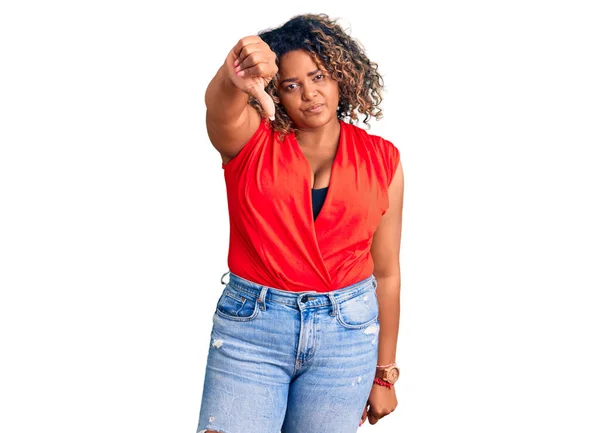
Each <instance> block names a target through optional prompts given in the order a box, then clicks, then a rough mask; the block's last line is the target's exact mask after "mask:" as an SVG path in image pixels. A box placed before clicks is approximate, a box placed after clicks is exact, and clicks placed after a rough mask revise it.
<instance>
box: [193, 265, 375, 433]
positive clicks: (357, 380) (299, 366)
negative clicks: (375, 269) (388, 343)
mask: <svg viewBox="0 0 600 433" xmlns="http://www.w3.org/2000/svg"><path fill="white" fill-rule="evenodd" d="M221 282H223V281H221ZM223 284H225V283H223ZM376 287H377V281H376V279H375V277H374V276H373V275H371V276H369V277H368V278H367V279H365V280H363V281H360V282H358V283H356V284H352V285H350V286H347V287H344V288H341V289H338V290H334V291H331V292H327V293H317V292H290V291H286V290H279V289H276V288H273V287H267V286H263V285H260V284H257V283H254V282H251V281H248V280H245V279H243V278H241V277H239V276H237V275H235V274H233V273H230V278H229V282H228V283H227V285H226V286H225V288H224V289H223V293H222V294H221V297H220V298H219V300H218V302H217V305H216V309H215V313H214V316H213V328H212V332H211V338H210V347H209V352H208V359H207V364H206V373H205V377H204V389H203V394H202V403H201V407H200V419H199V422H198V428H197V432H198V433H200V432H206V431H207V430H215V431H218V432H222V433H280V431H281V433H323V432H331V433H355V432H356V431H357V429H358V423H359V421H360V418H361V416H362V413H363V409H364V407H365V405H366V403H367V398H368V397H369V394H370V392H371V388H372V386H373V379H374V378H375V367H376V365H377V350H378V346H379V320H378V315H379V305H378V303H377V296H376V292H375V288H376Z"/></svg>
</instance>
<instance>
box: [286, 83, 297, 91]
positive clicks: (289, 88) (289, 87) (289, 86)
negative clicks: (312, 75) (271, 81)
mask: <svg viewBox="0 0 600 433" xmlns="http://www.w3.org/2000/svg"><path fill="white" fill-rule="evenodd" d="M292 86H296V84H293V83H292V84H288V85H287V86H285V90H294V89H295V87H292Z"/></svg>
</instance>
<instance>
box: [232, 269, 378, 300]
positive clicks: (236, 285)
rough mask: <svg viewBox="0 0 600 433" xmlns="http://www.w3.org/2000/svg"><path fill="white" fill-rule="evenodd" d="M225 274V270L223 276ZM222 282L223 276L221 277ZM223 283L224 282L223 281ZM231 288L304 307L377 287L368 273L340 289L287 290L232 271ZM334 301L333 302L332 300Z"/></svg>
mask: <svg viewBox="0 0 600 433" xmlns="http://www.w3.org/2000/svg"><path fill="white" fill-rule="evenodd" d="M225 275H227V272H226V273H225V274H224V275H223V277H224V276H225ZM221 282H222V283H223V278H221ZM223 284H225V283H223ZM227 284H228V285H229V286H230V287H231V288H233V289H236V290H238V291H241V292H243V293H245V294H246V295H248V296H251V297H255V298H260V299H261V300H268V301H272V302H278V303H280V304H284V305H291V306H296V305H299V303H302V305H303V306H305V307H315V306H326V305H333V304H337V303H338V302H342V301H344V300H346V299H350V298H353V297H355V296H358V295H361V294H362V293H364V292H366V291H367V290H374V289H375V288H376V287H377V280H376V279H375V276H373V275H369V276H368V277H367V278H365V279H364V280H362V281H359V282H358V283H354V284H351V285H349V286H346V287H342V288H341V289H337V290H332V291H330V292H316V291H305V292H291V291H289V290H281V289H277V288H274V287H269V286H265V285H262V284H258V283H255V282H253V281H249V280H246V279H245V278H242V277H240V276H238V275H236V274H234V273H233V272H229V282H228V283H227ZM334 301H335V302H334Z"/></svg>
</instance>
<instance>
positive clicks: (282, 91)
mask: <svg viewBox="0 0 600 433" xmlns="http://www.w3.org/2000/svg"><path fill="white" fill-rule="evenodd" d="M277 94H278V96H279V100H280V102H281V105H283V108H285V111H286V113H287V115H288V116H289V117H290V119H291V120H292V122H293V123H294V124H295V126H296V127H298V128H316V127H319V126H323V125H325V124H326V123H328V122H330V121H332V120H335V121H337V106H338V102H339V97H340V94H339V87H338V83H337V81H335V80H334V79H333V78H331V76H330V75H329V73H328V72H327V71H326V70H325V68H323V67H319V66H318V65H317V64H316V63H315V62H314V60H313V59H312V58H311V57H310V55H309V54H308V53H307V52H306V51H304V50H295V51H290V52H288V53H286V54H284V55H283V56H282V57H281V58H280V60H279V86H278V87H277Z"/></svg>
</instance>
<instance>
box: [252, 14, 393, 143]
mask: <svg viewBox="0 0 600 433" xmlns="http://www.w3.org/2000/svg"><path fill="white" fill-rule="evenodd" d="M258 36H259V37H260V38H261V39H262V40H263V41H264V42H265V43H267V44H268V45H269V47H270V49H271V50H272V51H273V52H274V53H275V54H276V56H277V59H276V63H277V66H278V67H279V62H280V59H281V57H282V56H283V55H284V54H286V53H287V52H289V51H294V50H298V49H302V50H305V51H306V52H307V53H308V54H309V55H310V56H311V57H312V59H313V61H314V62H315V63H316V64H317V65H318V66H319V67H320V68H324V69H325V70H326V71H328V72H329V74H330V75H331V77H332V78H333V79H334V80H335V81H337V82H338V85H339V95H340V99H339V106H338V108H337V116H338V119H340V120H343V119H347V120H349V121H350V123H352V120H355V121H356V120H357V119H358V115H357V113H356V112H357V111H358V112H359V113H362V114H364V115H365V119H364V123H365V124H366V125H367V126H368V127H369V126H370V125H369V118H370V116H373V117H375V118H376V119H377V120H379V119H380V118H381V117H382V116H383V114H382V110H381V109H380V108H379V107H378V106H379V104H380V103H381V101H382V90H383V78H382V76H381V75H380V74H379V73H378V72H377V68H378V65H377V63H374V62H372V61H371V60H369V58H368V57H367V55H366V54H365V50H364V48H363V46H362V45H361V44H360V42H358V41H357V40H355V39H353V38H351V37H350V36H349V35H348V34H347V33H346V32H345V31H344V30H343V29H342V28H341V27H340V26H339V25H338V24H337V23H336V20H332V19H330V18H329V16H328V15H326V14H304V15H297V16H294V17H293V18H292V19H290V20H289V21H287V22H286V23H285V24H283V25H282V26H280V27H278V28H275V29H267V30H263V31H261V32H259V33H258ZM278 85H279V74H277V75H276V76H275V77H273V79H272V80H271V81H270V82H269V84H268V85H267V87H265V92H267V93H268V94H269V95H270V96H271V98H273V101H274V102H275V107H276V109H275V121H274V122H272V126H273V129H274V130H275V131H278V132H279V133H280V138H283V136H284V135H286V134H288V133H290V132H291V131H292V130H293V129H294V128H293V127H292V121H291V119H290V118H289V117H288V115H287V113H286V112H285V109H284V108H283V106H282V105H281V103H280V100H279V97H278V95H277V87H278ZM249 103H250V105H252V107H254V108H255V109H256V110H257V111H258V112H259V114H260V115H261V116H262V117H265V116H266V114H265V113H264V110H263V108H262V106H261V105H260V103H259V102H258V101H257V100H256V99H255V98H253V97H252V96H250V97H249Z"/></svg>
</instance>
